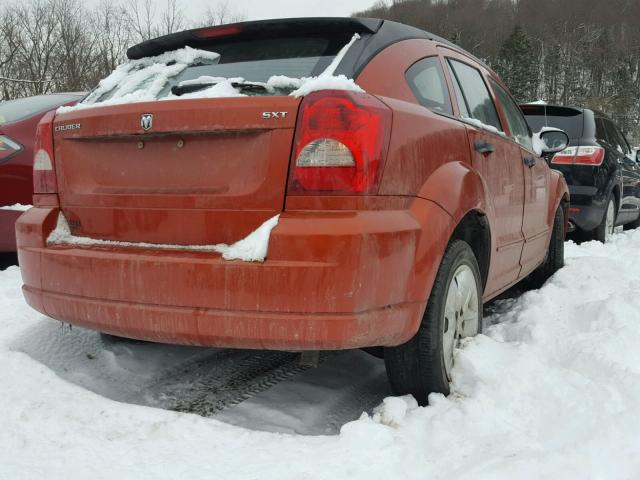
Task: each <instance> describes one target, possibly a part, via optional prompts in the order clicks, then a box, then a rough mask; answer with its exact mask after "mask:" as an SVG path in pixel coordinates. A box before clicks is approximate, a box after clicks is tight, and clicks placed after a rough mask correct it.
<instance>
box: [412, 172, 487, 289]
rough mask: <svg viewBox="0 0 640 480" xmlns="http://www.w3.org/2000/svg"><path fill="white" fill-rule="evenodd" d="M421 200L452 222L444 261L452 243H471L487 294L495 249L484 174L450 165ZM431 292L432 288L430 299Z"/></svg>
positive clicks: (429, 183)
mask: <svg viewBox="0 0 640 480" xmlns="http://www.w3.org/2000/svg"><path fill="white" fill-rule="evenodd" d="M419 196H420V197H422V198H424V199H427V200H430V201H432V202H434V203H436V204H437V205H439V206H440V207H441V208H442V209H443V210H444V211H445V212H447V213H448V214H449V215H450V217H451V219H452V222H451V224H450V230H449V231H448V232H447V235H446V238H447V241H446V244H445V245H444V248H443V251H442V252H441V255H440V258H442V255H444V250H445V249H446V246H447V245H448V244H449V243H451V241H453V240H463V241H465V242H467V243H468V244H469V246H470V247H471V249H472V250H473V253H474V254H475V256H476V259H477V261H478V266H479V267H480V272H481V275H482V287H483V290H484V288H485V287H486V285H487V281H488V278H489V271H490V264H491V252H492V251H493V249H494V238H493V235H492V220H491V219H492V218H493V208H492V204H491V202H489V200H488V197H487V189H486V186H485V182H484V180H483V179H482V177H481V176H480V174H479V173H478V172H477V171H476V170H475V169H473V168H472V167H471V166H470V165H468V164H467V163H463V162H448V163H446V164H444V165H442V166H440V167H439V168H438V169H437V170H436V171H435V172H433V173H432V174H431V175H430V176H429V178H428V179H427V181H426V182H425V184H424V185H423V187H422V189H421V190H420V193H419ZM430 291H431V285H430V286H429V291H428V292H426V293H427V295H428V294H430Z"/></svg>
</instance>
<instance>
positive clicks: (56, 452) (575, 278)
mask: <svg viewBox="0 0 640 480" xmlns="http://www.w3.org/2000/svg"><path fill="white" fill-rule="evenodd" d="M639 246H640V230H637V231H630V232H625V233H624V234H620V235H615V236H614V239H613V241H612V243H611V244H607V245H602V244H599V243H595V242H589V243H585V244H583V245H580V246H578V245H575V244H573V243H570V242H569V243H568V244H567V245H566V249H567V257H568V259H567V266H566V267H565V268H563V269H562V270H561V271H559V272H558V273H557V274H556V275H555V276H554V277H553V278H552V279H551V280H550V281H549V282H548V283H547V284H546V285H545V286H544V287H543V288H542V289H540V290H538V291H532V292H528V293H525V294H523V295H522V296H521V297H519V298H516V299H509V300H502V301H499V302H496V303H494V304H493V305H492V306H491V307H490V308H491V312H492V313H491V314H490V315H489V316H488V317H486V318H485V335H481V336H478V337H476V338H475V339H470V340H468V341H466V342H465V344H464V345H463V348H462V349H460V350H458V351H457V352H456V365H455V368H454V371H453V377H454V382H453V393H452V395H450V396H449V397H448V398H445V397H443V396H441V395H432V397H431V399H430V400H431V405H430V406H429V407H427V408H421V407H417V406H416V404H415V402H414V401H413V400H412V399H411V398H407V397H403V398H389V399H386V400H385V401H384V402H383V403H382V405H381V406H379V407H378V408H376V409H375V412H374V413H373V414H372V415H371V416H370V415H367V414H365V415H363V416H362V417H361V418H360V419H359V420H356V421H353V422H350V423H347V424H345V425H344V426H343V427H342V429H341V431H340V434H339V435H336V436H324V437H323V436H318V437H304V436H299V435H289V434H274V433H264V432H255V431H251V430H247V429H242V428H238V427H231V426H229V425H227V424H224V423H221V422H219V421H216V420H213V419H207V418H202V417H198V416H195V415H191V414H184V413H176V412H168V411H163V410H158V409H153V408H148V407H141V406H134V405H129V404H126V403H121V402H114V401H111V400H107V399H105V398H104V397H101V396H99V395H96V394H94V393H91V392H89V391H87V390H85V389H83V388H80V387H78V386H76V385H74V384H70V383H67V382H66V381H63V380H61V379H60V378H59V377H58V376H56V375H55V374H54V373H53V372H52V371H51V370H50V369H49V368H48V366H47V365H48V364H51V363H56V362H57V361H58V359H57V357H56V355H60V354H59V353H56V351H55V349H52V348H51V345H55V344H56V343H58V342H59V335H61V334H62V333H61V332H60V331H59V329H56V328H53V327H51V325H52V323H51V321H50V320H47V319H45V318H43V317H42V316H40V315H39V314H37V313H35V312H33V311H31V310H30V309H29V308H28V307H27V306H26V305H25V303H24V301H23V300H22V297H21V292H20V279H19V271H18V269H17V268H15V267H13V268H10V269H9V270H7V271H4V272H0V305H1V307H2V308H0V365H2V368H0V391H1V392H2V395H0V412H2V413H0V415H1V417H0V418H1V419H0V425H2V428H0V477H1V478H12V479H13V478H44V477H46V478H48V479H67V478H87V477H91V478H92V479H110V478H137V479H145V478H150V479H151V478H153V479H157V478H177V477H185V478H186V477H188V478H193V479H200V478H202V479H205V478H225V479H227V478H228V479H234V478H243V479H244V478H260V479H261V480H271V479H274V480H275V479H277V480H282V479H294V478H314V479H332V480H335V479H343V478H349V479H356V480H359V479H366V480H371V479H378V478H380V479H382V478H384V479H396V478H397V479H411V480H412V479H416V480H417V479H420V480H424V479H441V480H444V479H446V480H456V479H465V480H470V479H474V480H482V479H487V480H489V479H490V480H501V479H505V480H513V479H519V480H520V479H531V480H538V479H563V480H573V479H575V480H584V479H587V478H594V479H596V478H602V479H630V480H631V479H636V478H638V472H640V415H638V408H639V407H638V405H640V349H638V345H639V344H640V281H638V273H637V272H638V271H640V255H638V253H637V252H638V248H639ZM50 327H51V328H50ZM74 330H75V329H74ZM29 342H39V343H38V344H39V345H42V346H43V348H42V351H43V353H42V355H41V357H39V360H36V359H34V358H33V356H29V355H27V354H25V353H23V352H22V351H20V345H25V344H28V343H29ZM79 348H81V346H79ZM36 350H38V351H40V349H36ZM87 361H90V360H87ZM292 394H293V392H292ZM281 410H282V415H283V416H286V415H288V414H293V413H292V412H291V409H290V408H289V405H287V404H284V405H282V406H281ZM167 452H171V454H170V455H167Z"/></svg>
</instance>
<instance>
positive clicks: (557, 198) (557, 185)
mask: <svg viewBox="0 0 640 480" xmlns="http://www.w3.org/2000/svg"><path fill="white" fill-rule="evenodd" d="M549 195H553V196H552V197H551V199H550V201H549V211H548V212H547V225H549V227H550V228H551V229H553V222H554V221H555V215H556V211H557V210H558V207H559V206H560V205H561V204H564V207H563V208H565V212H564V213H565V215H564V218H565V221H568V216H567V212H566V208H567V207H568V205H569V198H570V197H569V187H568V186H567V182H566V180H565V179H564V175H562V174H561V173H560V172H558V171H557V170H551V175H550V177H549ZM565 232H566V225H565Z"/></svg>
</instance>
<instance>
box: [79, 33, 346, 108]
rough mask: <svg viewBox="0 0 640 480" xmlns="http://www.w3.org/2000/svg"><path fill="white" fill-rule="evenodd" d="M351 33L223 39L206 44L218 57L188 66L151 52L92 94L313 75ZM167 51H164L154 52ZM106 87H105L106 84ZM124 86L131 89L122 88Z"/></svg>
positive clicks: (164, 92) (162, 92)
mask: <svg viewBox="0 0 640 480" xmlns="http://www.w3.org/2000/svg"><path fill="white" fill-rule="evenodd" d="M352 35H353V34H352V33H346V34H339V35H335V34H334V35H331V36H318V35H310V36H297V37H284V38H270V39H260V40H253V39H252V40H233V41H228V42H226V43H220V42H219V43H216V44H215V45H211V46H210V47H201V50H205V51H206V52H211V53H216V54H219V55H220V56H219V57H218V58H215V59H214V58H212V57H210V56H209V57H203V58H194V59H193V60H192V61H190V62H189V63H188V64H187V65H186V67H183V68H176V67H179V65H177V64H176V61H172V60H168V61H166V62H165V63H164V65H165V66H166V69H164V71H160V70H162V68H161V67H162V65H161V64H160V65H159V64H158V63H153V62H152V63H151V64H150V63H149V61H150V59H149V58H147V59H141V60H134V61H132V62H130V63H129V64H128V65H130V66H131V68H130V69H129V71H128V72H127V74H126V75H125V76H124V78H122V79H120V81H119V82H118V83H117V84H116V85H114V86H113V87H112V88H110V89H108V90H107V91H102V92H100V95H99V96H98V97H97V98H96V97H95V95H93V96H91V95H90V97H89V98H88V100H89V103H100V102H104V101H106V100H109V99H110V98H112V97H114V96H116V97H117V96H122V95H123V94H126V93H128V92H133V91H135V90H138V89H148V88H153V89H154V90H155V91H157V93H156V94H155V95H154V96H155V98H157V99H160V98H163V97H167V96H169V95H170V94H171V88H172V87H173V86H176V85H180V84H184V83H183V82H187V83H189V82H197V81H198V79H201V78H202V79H204V78H207V79H209V80H208V81H215V79H238V80H239V81H245V82H255V83H266V82H267V81H268V80H269V79H270V78H271V77H274V76H284V77H288V78H294V79H299V78H303V77H311V76H315V75H318V74H319V73H321V72H322V71H324V70H325V69H326V68H327V67H328V66H329V65H330V64H331V61H332V60H333V59H334V58H335V56H336V55H337V54H338V52H339V51H340V49H341V48H342V47H344V46H345V44H347V43H348V42H349V40H350V39H351V37H352ZM165 56H166V54H165ZM162 57H164V56H160V57H155V58H157V59H160V58H162ZM125 67H126V65H125ZM120 68H122V67H120ZM159 82H160V83H161V84H159ZM101 87H102V90H104V85H102V86H101ZM123 88H126V89H127V90H128V92H123V91H122V89H123ZM258 93H260V92H258ZM262 93H265V92H262Z"/></svg>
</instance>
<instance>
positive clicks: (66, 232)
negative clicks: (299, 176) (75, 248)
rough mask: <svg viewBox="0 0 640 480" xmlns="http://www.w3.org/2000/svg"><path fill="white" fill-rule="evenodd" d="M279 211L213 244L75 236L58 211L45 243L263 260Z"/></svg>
mask: <svg viewBox="0 0 640 480" xmlns="http://www.w3.org/2000/svg"><path fill="white" fill-rule="evenodd" d="M279 218H280V215H276V216H274V217H271V218H270V219H269V220H267V221H265V222H264V223H263V224H262V225H260V226H259V227H258V228H257V229H256V230H254V231H253V232H251V233H250V234H249V235H247V236H246V237H245V238H243V239H242V240H239V241H237V242H236V243H234V244H233V245H227V244H224V243H220V244H217V245H170V244H161V243H144V242H137V243H134V242H117V241H114V240H100V239H95V238H89V237H78V236H75V235H72V234H71V229H70V228H69V224H68V223H67V220H66V218H64V215H63V214H62V213H60V214H59V215H58V223H57V224H56V228H55V229H53V231H52V232H51V233H50V234H49V237H48V238H47V244H49V245H80V246H92V245H96V246H110V247H122V248H150V249H155V250H187V251H198V252H216V253H220V254H222V258H224V259H225V260H242V261H245V262H264V260H265V258H267V251H268V249H269V237H270V235H271V230H273V229H274V227H275V226H276V225H277V224H278V219H279Z"/></svg>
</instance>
